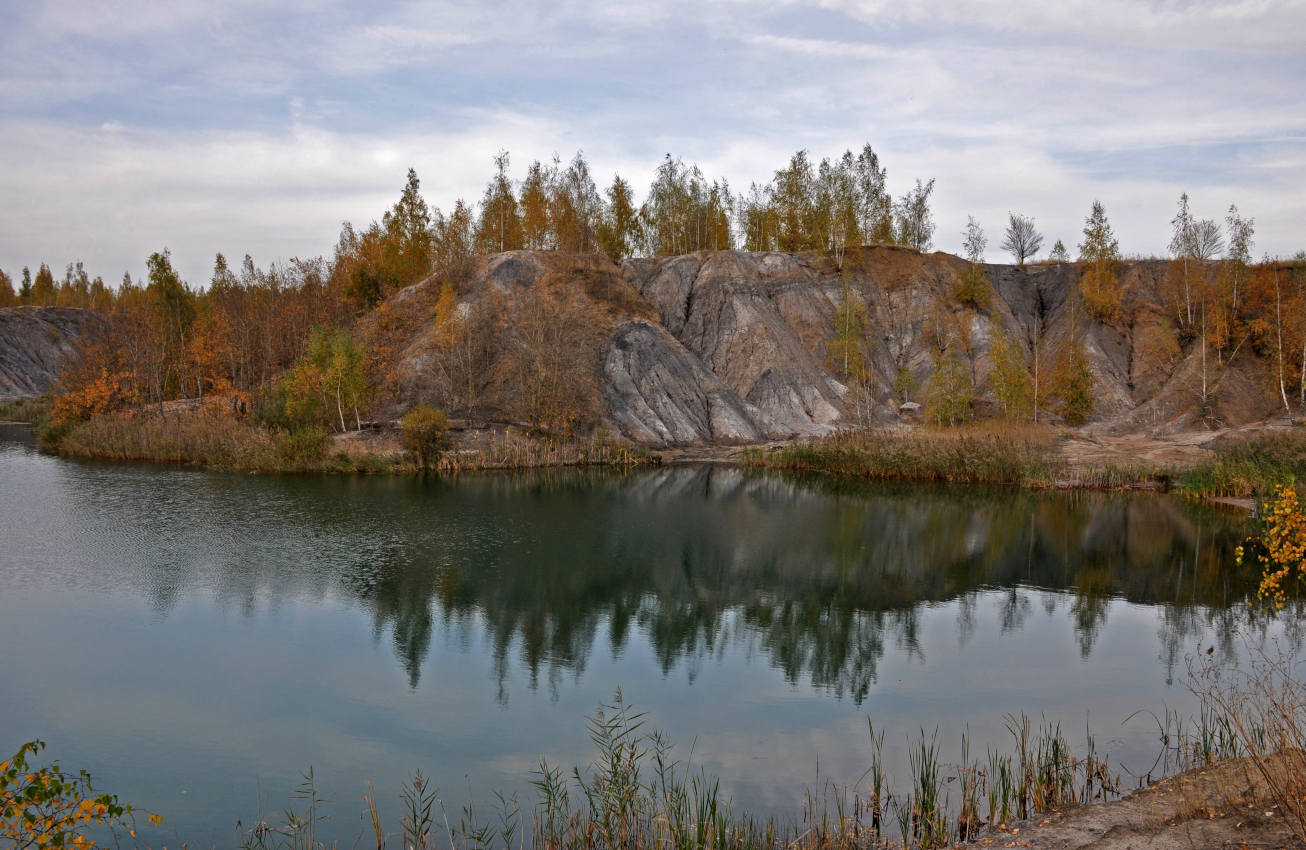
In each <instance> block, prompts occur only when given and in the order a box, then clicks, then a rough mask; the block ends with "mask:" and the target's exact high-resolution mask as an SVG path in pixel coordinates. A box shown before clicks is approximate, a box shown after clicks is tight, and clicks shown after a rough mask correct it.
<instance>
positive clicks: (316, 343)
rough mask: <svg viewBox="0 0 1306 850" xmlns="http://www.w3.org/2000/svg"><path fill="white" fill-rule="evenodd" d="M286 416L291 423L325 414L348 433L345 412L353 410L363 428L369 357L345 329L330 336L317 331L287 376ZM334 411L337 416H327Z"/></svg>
mask: <svg viewBox="0 0 1306 850" xmlns="http://www.w3.org/2000/svg"><path fill="white" fill-rule="evenodd" d="M287 388H288V391H289V392H288V396H289V397H288V400H287V405H286V408H287V410H286V413H287V416H288V417H289V418H290V419H291V421H311V420H312V419H313V418H316V415H320V413H318V411H320V412H321V413H325V414H326V416H327V418H328V419H332V418H334V419H337V420H338V421H339V423H340V430H341V431H347V430H349V427H348V426H347V425H346V424H345V410H346V409H352V410H353V413H354V423H355V425H356V426H357V427H359V428H361V427H362V417H361V416H360V414H359V407H361V406H362V403H363V399H364V397H365V396H366V394H367V389H368V384H367V355H366V354H364V353H363V349H362V347H361V346H360V345H359V344H358V341H357V340H356V339H354V336H353V334H351V333H350V332H349V331H347V330H345V329H344V328H337V329H336V330H334V331H332V332H328V331H327V330H326V329H324V328H322V327H321V326H318V327H315V328H314V329H313V331H312V333H311V334H310V335H309V339H308V351H307V352H306V353H305V354H304V356H303V357H302V358H300V359H299V360H298V361H297V362H296V363H295V365H294V367H293V368H292V369H291V370H290V371H289V372H288V373H287ZM330 407H334V408H335V416H334V417H332V416H331V414H330V413H328V412H327V410H329V408H330Z"/></svg>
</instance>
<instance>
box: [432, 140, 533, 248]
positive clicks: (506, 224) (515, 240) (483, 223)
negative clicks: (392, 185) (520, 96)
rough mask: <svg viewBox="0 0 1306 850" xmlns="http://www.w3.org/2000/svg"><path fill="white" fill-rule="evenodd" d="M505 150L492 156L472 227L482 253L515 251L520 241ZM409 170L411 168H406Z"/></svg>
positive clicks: (515, 203) (514, 200) (521, 239)
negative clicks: (477, 218)
mask: <svg viewBox="0 0 1306 850" xmlns="http://www.w3.org/2000/svg"><path fill="white" fill-rule="evenodd" d="M508 162H509V158H508V152H507V151H499V153H498V154H496V155H495V157H494V177H493V179H491V180H490V185H488V186H486V187H485V197H484V199H483V200H482V201H481V220H480V223H479V224H478V225H477V227H476V248H477V250H478V251H480V253H482V254H495V253H502V252H503V251H516V250H518V249H520V248H521V247H522V246H523V244H524V240H523V236H522V222H521V216H520V215H519V214H518V212H517V199H516V197H514V196H513V191H512V181H511V180H509V179H508ZM410 173H411V172H410Z"/></svg>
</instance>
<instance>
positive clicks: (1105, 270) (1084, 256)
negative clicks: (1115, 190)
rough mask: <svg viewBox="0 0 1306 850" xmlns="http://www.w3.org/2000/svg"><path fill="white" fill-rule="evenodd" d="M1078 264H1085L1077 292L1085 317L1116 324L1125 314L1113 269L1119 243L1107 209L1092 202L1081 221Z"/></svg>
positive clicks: (1098, 202)
mask: <svg viewBox="0 0 1306 850" xmlns="http://www.w3.org/2000/svg"><path fill="white" fill-rule="evenodd" d="M1079 261H1080V262H1081V263H1083V264H1084V269H1083V271H1082V273H1081V274H1082V276H1081V278H1080V290H1081V292H1082V293H1083V296H1084V306H1085V308H1087V310H1088V313H1089V315H1090V316H1092V317H1093V318H1094V319H1096V320H1098V321H1099V322H1104V323H1107V324H1111V323H1114V322H1116V321H1119V319H1120V318H1121V315H1122V313H1123V311H1124V308H1123V306H1122V304H1121V303H1120V282H1119V280H1117V279H1116V267H1117V266H1118V265H1119V263H1120V243H1119V242H1118V241H1117V240H1116V237H1115V234H1114V233H1113V232H1112V231H1111V222H1110V221H1108V220H1107V217H1106V208H1105V207H1103V206H1102V203H1101V202H1100V201H1093V209H1092V211H1091V212H1090V213H1089V215H1088V218H1086V219H1084V241H1083V242H1081V243H1080V245H1079Z"/></svg>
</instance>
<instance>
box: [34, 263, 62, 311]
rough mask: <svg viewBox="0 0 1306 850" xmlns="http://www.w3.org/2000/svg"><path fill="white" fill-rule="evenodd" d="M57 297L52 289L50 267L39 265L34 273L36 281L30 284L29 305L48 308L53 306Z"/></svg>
mask: <svg viewBox="0 0 1306 850" xmlns="http://www.w3.org/2000/svg"><path fill="white" fill-rule="evenodd" d="M58 295H59V293H58V292H57V291H56V290H55V288H54V275H53V274H51V273H50V267H49V266H47V265H46V264H45V263H41V268H40V269H38V270H37V272H36V280H34V281H33V282H32V294H31V296H30V298H29V299H28V300H29V303H31V304H35V305H36V306H38V307H49V306H51V305H53V304H54V302H55V300H56V299H57V298H58Z"/></svg>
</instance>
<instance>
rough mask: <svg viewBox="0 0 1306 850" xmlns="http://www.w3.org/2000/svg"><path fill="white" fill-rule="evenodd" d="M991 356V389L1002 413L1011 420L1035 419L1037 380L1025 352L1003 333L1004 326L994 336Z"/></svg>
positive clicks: (989, 377)
mask: <svg viewBox="0 0 1306 850" xmlns="http://www.w3.org/2000/svg"><path fill="white" fill-rule="evenodd" d="M989 356H990V357H991V358H992V361H993V366H992V368H991V369H990V371H989V375H988V381H989V386H990V387H992V389H993V397H994V398H996V399H997V400H998V404H999V405H1001V406H1002V411H1003V413H1005V414H1006V415H1007V416H1008V417H1010V418H1012V419H1029V418H1033V416H1034V381H1033V380H1032V376H1031V375H1030V372H1029V369H1028V368H1027V367H1026V366H1025V356H1024V352H1023V351H1022V350H1021V348H1020V346H1019V345H1018V344H1017V343H1016V342H1015V341H1014V340H1012V339H1011V338H1010V337H1008V336H1007V335H1006V334H1005V333H1003V331H1002V328H1001V326H999V327H998V328H997V330H996V331H995V333H994V335H993V347H992V350H991V351H990V355H989Z"/></svg>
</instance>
